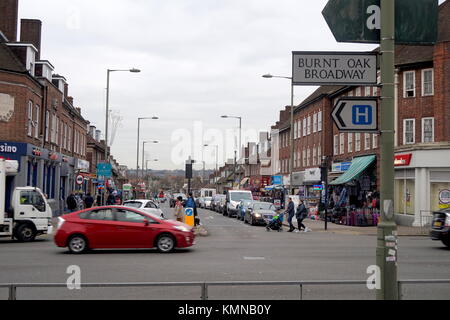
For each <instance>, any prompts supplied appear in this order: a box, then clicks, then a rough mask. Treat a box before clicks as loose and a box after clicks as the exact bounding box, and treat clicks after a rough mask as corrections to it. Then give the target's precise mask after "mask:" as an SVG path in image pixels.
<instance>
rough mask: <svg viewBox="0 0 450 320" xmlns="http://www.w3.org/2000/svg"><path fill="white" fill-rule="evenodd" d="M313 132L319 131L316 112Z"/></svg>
mask: <svg viewBox="0 0 450 320" xmlns="http://www.w3.org/2000/svg"><path fill="white" fill-rule="evenodd" d="M313 132H314V133H316V132H317V113H314V116H313Z"/></svg>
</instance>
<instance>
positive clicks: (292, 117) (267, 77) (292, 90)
mask: <svg viewBox="0 0 450 320" xmlns="http://www.w3.org/2000/svg"><path fill="white" fill-rule="evenodd" d="M262 77H263V78H266V79H271V78H282V79H289V80H291V130H290V132H291V136H290V143H291V150H290V165H289V185H290V189H291V190H290V192H289V193H291V192H292V190H293V188H292V173H293V171H294V84H293V83H292V77H284V76H273V75H271V74H270V73H269V74H265V75H263V76H262Z"/></svg>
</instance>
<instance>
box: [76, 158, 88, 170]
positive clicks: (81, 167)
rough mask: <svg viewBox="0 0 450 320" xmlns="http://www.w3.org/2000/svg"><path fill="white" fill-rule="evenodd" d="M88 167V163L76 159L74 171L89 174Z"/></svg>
mask: <svg viewBox="0 0 450 320" xmlns="http://www.w3.org/2000/svg"><path fill="white" fill-rule="evenodd" d="M89 167H90V163H89V161H86V160H82V159H77V166H76V170H80V171H84V172H89Z"/></svg>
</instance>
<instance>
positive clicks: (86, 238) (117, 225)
mask: <svg viewBox="0 0 450 320" xmlns="http://www.w3.org/2000/svg"><path fill="white" fill-rule="evenodd" d="M194 240H195V235H194V232H193V229H192V227H190V226H188V225H186V224H184V223H181V222H178V221H172V220H166V219H163V218H161V217H159V216H156V215H154V214H151V213H148V212H145V211H142V210H139V209H135V208H130V207H123V206H106V207H96V208H91V209H87V210H83V211H77V212H74V213H70V214H67V215H64V216H63V217H59V218H58V226H57V230H56V233H55V237H54V241H55V243H56V245H57V246H58V247H62V248H65V247H67V248H68V249H69V251H70V252H71V253H75V254H80V253H83V252H86V251H87V250H89V249H104V248H155V247H156V248H157V249H158V251H160V252H162V253H167V252H171V251H173V250H174V249H175V248H186V247H190V246H192V245H193V244H194Z"/></svg>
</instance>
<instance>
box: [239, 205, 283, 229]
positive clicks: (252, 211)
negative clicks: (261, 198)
mask: <svg viewBox="0 0 450 320" xmlns="http://www.w3.org/2000/svg"><path fill="white" fill-rule="evenodd" d="M274 215H276V208H275V206H274V205H273V204H272V203H269V202H253V203H252V204H251V205H250V206H249V207H248V208H247V210H246V211H245V216H244V222H245V223H250V224H251V225H252V226H253V225H267V224H268V223H269V222H270V221H272V218H273V216H274Z"/></svg>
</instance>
